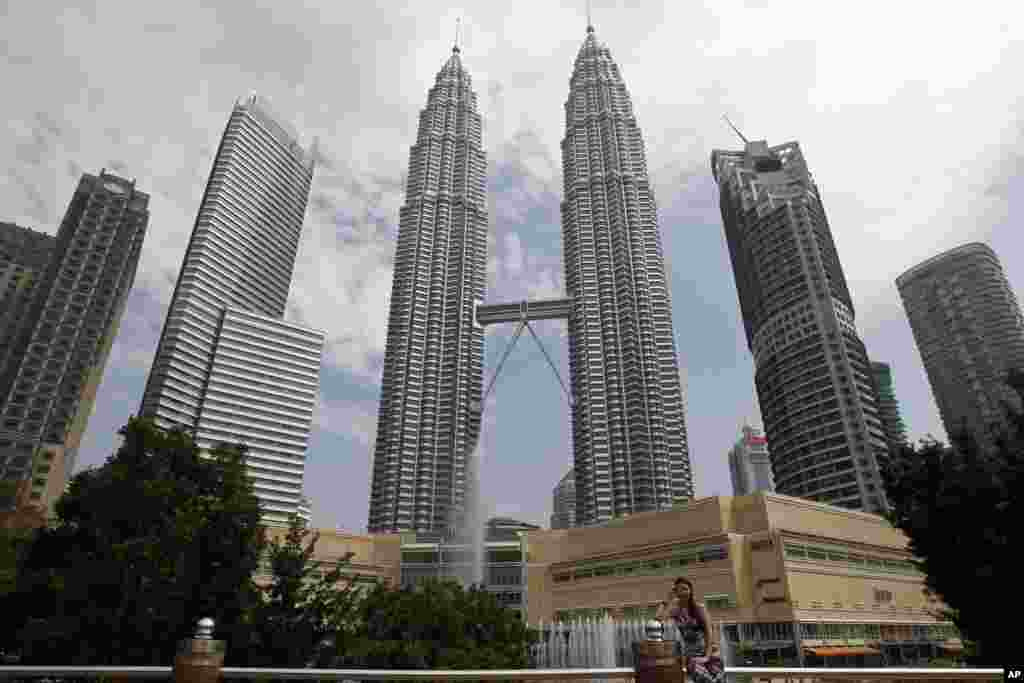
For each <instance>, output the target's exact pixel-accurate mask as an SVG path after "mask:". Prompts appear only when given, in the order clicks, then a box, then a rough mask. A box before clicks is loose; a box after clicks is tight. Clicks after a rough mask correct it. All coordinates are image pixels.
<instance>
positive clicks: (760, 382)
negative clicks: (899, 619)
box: [711, 141, 889, 512]
mask: <svg viewBox="0 0 1024 683" xmlns="http://www.w3.org/2000/svg"><path fill="white" fill-rule="evenodd" d="M711 167H712V172H713V173H714V177H715V180H716V182H717V183H718V185H719V191H720V206H721V212H722V222H723V224H724V226H725V236H726V241H727V243H728V246H729V254H730V257H731V260H732V267H733V275H734V276H735V279H736V289H737V293H738V295H739V301H740V308H741V310H742V314H743V323H744V327H745V330H746V337H747V345H748V347H749V348H750V351H751V353H752V354H753V356H754V364H755V367H756V385H757V393H758V398H759V402H760V404H761V412H762V417H763V418H764V426H765V431H766V432H767V435H768V443H769V444H770V445H771V448H770V454H771V460H772V469H773V471H774V475H775V488H776V491H778V492H779V493H782V494H785V495H790V496H800V497H804V498H810V499H812V500H816V501H819V502H825V503H830V504H832V505H839V506H842V507H847V508H853V509H862V510H866V511H868V512H880V511H884V510H885V509H886V507H887V503H886V499H885V494H884V491H883V488H882V480H881V472H880V466H881V465H882V464H883V463H884V462H885V460H886V458H887V457H888V452H889V451H888V446H887V444H886V439H885V432H884V431H883V429H882V423H881V421H880V419H879V416H878V408H877V406H876V405H875V391H874V387H873V385H872V380H871V368H870V366H869V364H868V357H867V353H866V351H865V348H864V344H863V342H862V341H861V339H860V336H859V335H858V333H857V328H856V327H855V322H854V310H853V301H852V299H851V297H850V292H849V289H848V288H847V285H846V278H845V277H844V275H843V270H842V267H841V266H840V263H839V255H838V254H837V253H836V248H835V243H834V242H833V240H832V231H831V229H830V227H829V224H828V220H827V219H826V217H825V209H824V206H823V205H822V202H821V197H820V194H819V193H818V188H817V186H816V185H815V183H814V180H813V178H812V176H811V173H810V171H809V170H808V168H807V164H806V162H805V160H804V157H803V154H802V153H801V151H800V147H799V145H798V144H797V143H795V142H790V143H786V144H783V145H777V146H775V147H769V146H768V144H767V143H766V142H764V141H757V142H748V143H746V145H745V148H744V149H743V150H741V151H725V150H716V151H715V152H713V153H712V155H711Z"/></svg>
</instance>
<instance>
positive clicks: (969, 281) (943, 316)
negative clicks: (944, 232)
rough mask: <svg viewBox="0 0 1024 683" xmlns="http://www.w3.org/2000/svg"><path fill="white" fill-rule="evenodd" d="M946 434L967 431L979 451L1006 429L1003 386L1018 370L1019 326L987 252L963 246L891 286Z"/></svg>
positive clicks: (1022, 327)
mask: <svg viewBox="0 0 1024 683" xmlns="http://www.w3.org/2000/svg"><path fill="white" fill-rule="evenodd" d="M896 288H897V289H898V290H899V292H900V297H901V298H902V299H903V308H904V310H905V311H906V313H907V319H908V320H909V321H910V329H911V330H912V331H913V333H914V341H915V342H916V343H917V349H918V351H919V352H920V354H921V360H922V362H923V363H924V367H925V370H926V372H927V373H928V381H929V382H930V383H931V386H932V393H933V395H934V396H935V403H936V404H938V407H939V414H940V415H941V416H942V422H943V425H944V426H945V428H946V432H947V434H950V435H952V434H953V433H955V432H957V431H959V430H960V429H962V428H964V427H966V428H967V430H968V431H969V432H970V433H971V434H973V435H974V436H975V438H977V439H978V440H979V441H981V442H982V443H984V444H990V443H991V436H992V434H991V429H992V428H993V427H995V428H1000V427H1003V426H1005V415H1004V412H1003V402H1004V401H1005V402H1008V403H1009V404H1010V405H1012V406H1017V407H1019V405H1018V404H1019V400H1018V398H1017V397H1016V395H1015V393H1014V392H1013V391H1012V390H1011V389H1010V388H1009V387H1007V386H1006V385H1005V379H1006V373H1007V371H1008V370H1010V369H1011V368H1024V319H1022V317H1021V311H1020V306H1019V304H1018V303H1017V298H1016V296H1014V293H1013V290H1012V289H1011V288H1010V283H1009V282H1008V281H1007V279H1006V274H1005V273H1004V272H1003V268H1002V265H1000V263H999V259H998V258H997V257H996V254H995V252H994V251H992V249H991V248H989V247H988V246H987V245H985V244H980V243H971V244H965V245H963V246H961V247H957V248H956V249H952V250H950V251H947V252H945V253H942V254H939V255H938V256H935V257H933V258H931V259H928V260H927V261H925V262H923V263H921V264H919V265H917V266H914V267H913V268H911V269H910V270H908V271H907V272H905V273H903V274H902V275H900V276H899V277H898V278H896Z"/></svg>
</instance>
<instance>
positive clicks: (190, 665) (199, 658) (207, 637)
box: [174, 617, 224, 683]
mask: <svg viewBox="0 0 1024 683" xmlns="http://www.w3.org/2000/svg"><path fill="white" fill-rule="evenodd" d="M223 666H224V641H223V640H214V639H213V619H210V618H209V617H204V618H202V619H200V620H199V622H198V623H197V624H196V634H195V636H194V637H192V638H186V639H185V640H183V641H181V642H180V643H178V654H177V656H176V657H175V658H174V683H217V681H218V680H219V679H220V670H221V667H223Z"/></svg>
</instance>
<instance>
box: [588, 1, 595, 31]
mask: <svg viewBox="0 0 1024 683" xmlns="http://www.w3.org/2000/svg"><path fill="white" fill-rule="evenodd" d="M593 32H594V22H593V21H591V20H590V0H587V33H593Z"/></svg>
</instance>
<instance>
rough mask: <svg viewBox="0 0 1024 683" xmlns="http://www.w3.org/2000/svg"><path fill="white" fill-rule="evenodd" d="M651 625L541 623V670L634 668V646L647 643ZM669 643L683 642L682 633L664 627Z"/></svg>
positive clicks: (537, 659)
mask: <svg viewBox="0 0 1024 683" xmlns="http://www.w3.org/2000/svg"><path fill="white" fill-rule="evenodd" d="M646 625H647V622H645V621H643V620H640V619H628V620H622V621H613V620H612V619H611V617H609V616H607V615H605V616H604V617H602V618H600V619H582V620H581V619H578V620H575V621H571V622H554V623H545V622H544V621H540V622H538V624H537V626H536V628H537V629H538V630H539V631H540V634H541V635H540V640H539V642H538V643H537V644H536V645H535V646H534V648H533V652H532V655H533V656H532V658H531V659H532V662H533V666H534V667H535V668H538V669H569V668H587V669H599V668H615V667H631V666H633V664H634V662H633V647H632V646H633V643H635V642H639V641H642V640H647V638H648V636H647V632H646V630H645V629H646ZM663 637H664V639H665V640H676V641H678V640H680V634H679V631H678V629H676V627H675V626H674V625H672V624H665V626H664V636H663Z"/></svg>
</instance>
